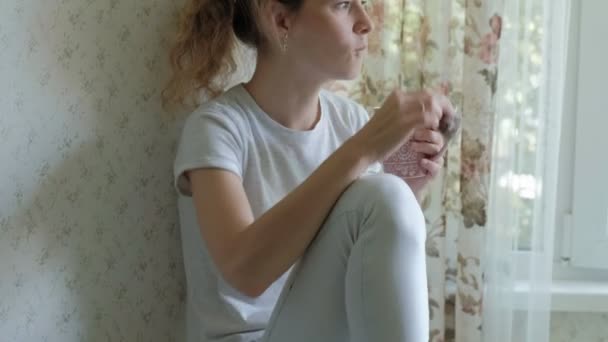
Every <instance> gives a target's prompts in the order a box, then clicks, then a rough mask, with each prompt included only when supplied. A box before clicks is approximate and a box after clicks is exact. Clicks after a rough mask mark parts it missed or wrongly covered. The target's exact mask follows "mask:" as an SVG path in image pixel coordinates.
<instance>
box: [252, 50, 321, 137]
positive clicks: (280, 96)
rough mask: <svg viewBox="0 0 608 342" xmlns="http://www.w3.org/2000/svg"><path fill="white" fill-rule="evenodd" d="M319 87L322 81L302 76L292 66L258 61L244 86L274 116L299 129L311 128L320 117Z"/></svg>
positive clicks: (279, 120) (275, 118)
mask: <svg viewBox="0 0 608 342" xmlns="http://www.w3.org/2000/svg"><path fill="white" fill-rule="evenodd" d="M299 75H300V76H299ZM321 87H322V82H318V81H312V80H311V79H310V76H309V77H306V76H302V75H301V73H299V72H298V70H297V69H295V68H293V67H291V68H287V67H285V66H282V65H281V62H272V63H270V62H261V61H258V63H257V66H256V69H255V72H254V74H253V77H252V78H251V80H250V81H249V82H247V83H246V84H245V89H247V91H248V92H249V94H250V95H251V96H252V97H253V98H254V99H255V101H256V102H257V104H258V105H259V106H260V108H262V110H264V112H266V113H267V114H268V115H269V116H270V117H271V118H272V119H273V120H275V121H276V122H278V123H279V124H281V125H283V126H285V127H287V128H290V129H294V130H301V131H306V130H311V129H312V128H314V127H315V125H316V124H317V122H318V121H319V119H320V114H321V111H320V104H319V92H320V91H321Z"/></svg>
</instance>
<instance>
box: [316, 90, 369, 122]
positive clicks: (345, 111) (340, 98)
mask: <svg viewBox="0 0 608 342" xmlns="http://www.w3.org/2000/svg"><path fill="white" fill-rule="evenodd" d="M321 93H322V95H323V98H324V99H325V101H326V103H327V108H329V111H330V115H331V116H334V117H335V118H337V119H340V120H342V121H344V122H345V124H347V125H348V126H350V127H355V128H357V129H358V128H361V127H362V126H363V125H364V124H365V122H367V120H368V119H369V115H368V112H367V110H366V109H365V107H363V105H361V104H360V103H359V102H357V101H356V100H354V99H353V98H351V97H349V96H348V95H346V94H341V93H337V92H333V91H331V90H326V89H323V90H322V91H321Z"/></svg>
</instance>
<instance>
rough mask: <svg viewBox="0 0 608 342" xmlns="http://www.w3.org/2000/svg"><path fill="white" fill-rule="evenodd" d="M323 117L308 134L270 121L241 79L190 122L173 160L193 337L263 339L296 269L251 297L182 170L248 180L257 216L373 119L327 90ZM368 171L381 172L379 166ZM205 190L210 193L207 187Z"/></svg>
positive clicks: (229, 341)
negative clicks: (204, 223)
mask: <svg viewBox="0 0 608 342" xmlns="http://www.w3.org/2000/svg"><path fill="white" fill-rule="evenodd" d="M319 101H320V106H321V117H320V119H319V121H318V122H317V124H316V125H315V127H314V128H313V129H312V130H308V131H296V130H292V129H289V128H287V127H284V126H282V125H280V124H279V123H278V122H276V121H274V120H273V119H272V118H270V117H269V116H268V115H267V114H266V113H265V112H264V111H263V110H262V109H261V108H260V107H259V106H258V105H257V103H256V102H255V100H254V99H253V97H251V95H250V94H249V92H248V91H247V90H246V89H245V88H244V87H243V85H242V84H238V85H236V86H234V87H232V88H230V89H229V90H227V91H226V92H224V93H223V94H222V95H220V96H219V97H217V98H215V99H213V100H211V101H209V102H206V103H204V104H203V105H201V106H200V107H199V108H198V109H197V110H196V111H195V112H194V113H192V114H191V115H190V116H189V117H188V118H187V120H186V121H185V124H184V127H183V130H182V136H181V140H180V143H179V147H178V152H177V157H176V160H175V164H174V176H175V179H174V181H175V187H176V189H177V191H178V193H179V199H178V206H179V217H180V225H181V239H182V248H183V256H184V264H185V270H186V278H187V313H186V315H187V323H186V325H187V327H186V329H187V331H186V334H187V341H188V342H195V341H196V342H201V341H205V342H206V341H214V342H216V341H222V342H250V341H255V340H257V339H259V338H260V337H261V336H262V334H263V332H264V328H265V327H266V324H267V322H268V320H269V318H270V314H271V312H272V310H273V307H274V305H275V303H276V301H277V298H278V296H279V293H280V292H281V289H282V288H283V284H284V282H285V280H286V278H287V276H288V274H289V272H290V271H291V269H290V270H289V271H287V272H285V274H283V276H281V277H280V278H279V279H278V280H277V281H276V282H275V283H273V284H272V286H271V287H270V288H268V290H267V291H265V292H264V293H263V294H262V295H261V296H260V297H258V298H250V297H247V296H245V295H243V294H241V293H240V292H238V291H237V290H235V289H234V288H233V287H231V286H230V285H229V284H228V283H227V282H226V281H225V280H224V279H223V278H222V276H221V275H220V274H219V272H218V270H217V269H216V267H215V265H214V264H213V262H212V261H211V258H210V256H209V254H208V252H207V248H206V245H205V243H204V240H203V239H202V236H201V233H200V228H199V226H198V224H197V219H196V213H195V209H194V205H193V201H192V198H191V196H190V189H189V188H190V185H189V182H188V180H187V179H186V177H184V172H185V171H187V170H192V169H197V168H220V169H225V170H228V171H230V172H233V173H234V174H236V175H237V176H239V177H240V178H241V180H242V183H243V187H244V189H245V192H246V194H247V198H248V199H249V203H250V204H251V209H252V211H253V215H254V217H255V218H258V217H259V216H260V215H262V214H263V213H264V212H265V211H267V210H268V209H270V208H271V207H272V206H273V205H274V204H275V203H277V202H278V201H279V200H281V199H282V198H283V197H285V196H286V195H287V194H288V193H289V192H290V191H292V190H293V189H294V188H295V187H297V186H298V185H299V184H301V183H302V182H303V181H304V180H305V179H306V178H307V177H308V176H309V175H310V174H311V173H312V172H313V171H314V170H315V169H316V168H317V167H319V165H320V164H321V163H322V162H323V161H324V160H325V159H326V158H327V157H329V156H330V155H331V154H332V153H333V152H334V151H335V150H336V149H337V148H338V147H339V146H340V145H342V143H344V142H345V141H346V140H347V139H348V138H350V137H351V136H352V135H353V134H354V133H356V132H357V131H358V130H359V129H360V128H361V127H363V125H364V124H365V123H366V121H367V120H368V115H367V112H366V111H365V109H364V108H363V107H362V106H361V105H359V104H357V103H356V102H354V101H352V100H349V99H347V98H345V97H342V96H339V95H336V94H333V93H331V92H329V91H326V90H322V91H321V93H320V94H319ZM368 172H381V166H380V164H378V163H376V164H375V165H373V166H372V167H370V169H369V170H368ZM203 191H204V190H203Z"/></svg>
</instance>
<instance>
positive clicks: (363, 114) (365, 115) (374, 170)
mask: <svg viewBox="0 0 608 342" xmlns="http://www.w3.org/2000/svg"><path fill="white" fill-rule="evenodd" d="M354 112H355V118H354V120H353V121H354V122H355V125H354V126H355V127H354V129H355V131H354V133H357V132H358V131H359V130H360V129H361V128H363V126H365V124H366V123H367V122H368V121H369V119H370V114H369V112H368V111H367V110H366V109H365V107H363V106H362V105H360V104H359V103H356V102H355V111H354ZM354 133H353V134H354ZM383 172H384V168H383V167H382V164H381V163H379V162H376V163H373V164H372V165H370V166H369V167H368V168H367V170H365V171H364V172H363V175H368V174H378V173H383Z"/></svg>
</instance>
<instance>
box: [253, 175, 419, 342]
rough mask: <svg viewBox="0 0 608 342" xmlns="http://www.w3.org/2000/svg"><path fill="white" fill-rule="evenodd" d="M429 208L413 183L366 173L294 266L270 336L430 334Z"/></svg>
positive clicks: (410, 337)
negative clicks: (421, 203)
mask: <svg viewBox="0 0 608 342" xmlns="http://www.w3.org/2000/svg"><path fill="white" fill-rule="evenodd" d="M425 240H426V229H425V221H424V216H423V214H422V212H421V210H420V207H419V205H418V203H417V201H416V198H415V197H414V194H413V193H412V191H411V190H410V188H409V187H408V186H407V185H406V184H405V183H404V182H403V180H401V179H399V178H397V177H395V176H392V175H388V174H380V175H372V176H364V177H362V178H360V179H359V180H357V181H355V182H354V183H353V184H351V186H350V187H349V188H348V189H346V191H345V192H344V193H343V194H342V196H341V197H340V199H339V200H338V202H337V203H336V205H335V206H334V208H333V210H332V212H331V213H330V215H329V216H328V218H327V220H326V221H325V223H324V224H323V227H322V228H321V229H320V231H319V233H318V235H317V236H316V238H315V239H314V240H313V241H312V243H311V245H310V246H309V247H308V250H307V251H306V253H305V254H304V256H303V257H302V258H301V259H300V261H299V262H298V264H297V265H296V267H294V269H293V272H292V273H291V275H290V277H289V279H288V280H287V283H286V285H285V288H284V290H283V292H282V293H281V295H280V297H279V300H278V303H277V305H276V308H275V310H274V312H273V314H272V317H271V318H270V322H269V325H268V327H267V329H266V333H265V335H264V338H263V341H264V342H341V341H352V342H428V339H429V310H428V292H427V279H426V260H425V257H426V256H425V246H424V244H425Z"/></svg>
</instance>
